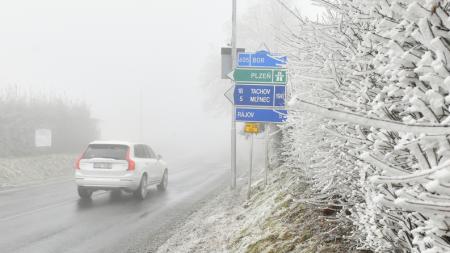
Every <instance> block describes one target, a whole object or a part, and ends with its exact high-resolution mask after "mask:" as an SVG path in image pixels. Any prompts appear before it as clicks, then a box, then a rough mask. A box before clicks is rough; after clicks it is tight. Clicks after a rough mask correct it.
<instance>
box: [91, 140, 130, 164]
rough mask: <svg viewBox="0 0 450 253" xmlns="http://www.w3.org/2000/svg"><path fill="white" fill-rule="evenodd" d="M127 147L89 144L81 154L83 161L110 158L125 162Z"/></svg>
mask: <svg viewBox="0 0 450 253" xmlns="http://www.w3.org/2000/svg"><path fill="white" fill-rule="evenodd" d="M128 149H129V147H128V146H126V145H116V144H91V145H89V146H88V148H87V149H86V151H85V152H84V154H83V159H91V158H112V159H117V160H126V157H127V151H128Z"/></svg>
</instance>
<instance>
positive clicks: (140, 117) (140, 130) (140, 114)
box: [139, 86, 144, 142]
mask: <svg viewBox="0 0 450 253" xmlns="http://www.w3.org/2000/svg"><path fill="white" fill-rule="evenodd" d="M143 103H144V101H143V99H142V86H141V87H140V88H139V142H143V141H144V140H143V128H144V127H143V124H144V122H143V111H144V108H143V107H144V106H143Z"/></svg>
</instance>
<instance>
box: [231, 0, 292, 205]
mask: <svg viewBox="0 0 450 253" xmlns="http://www.w3.org/2000/svg"><path fill="white" fill-rule="evenodd" d="M235 4H236V0H233V30H232V31H233V37H232V47H233V49H234V50H235V46H236V45H235V42H236V41H235V39H236V37H235V36H236V34H235V32H236V31H235V25H236V23H235V22H236V20H235V18H236V17H235V11H236V10H235V7H236V6H235ZM232 56H234V52H233V53H232ZM236 64H237V66H238V67H237V68H236V67H235V66H236ZM286 64H287V57H286V56H280V55H277V54H271V53H269V52H268V51H258V52H255V53H239V54H238V59H237V61H236V60H233V71H232V72H231V73H230V74H228V77H229V78H230V79H231V80H233V81H234V82H235V83H236V86H233V87H232V88H230V89H229V90H228V91H227V92H225V94H224V95H225V97H227V99H228V100H230V102H231V103H232V107H233V112H232V117H233V118H232V142H231V150H232V151H231V153H232V162H231V167H232V177H233V180H232V188H235V187H236V122H262V123H284V122H285V121H286V120H287V110H284V109H283V108H284V107H285V105H286V84H287V81H288V80H287V79H288V75H287V74H288V73H287V69H286V68H285V66H286ZM251 124H254V123H247V124H246V127H245V128H244V131H245V132H246V133H252V131H253V132H255V131H257V132H259V131H258V130H255V129H257V128H256V127H254V126H253V125H251ZM252 126H253V127H252ZM266 131H267V134H268V131H269V130H268V129H267V130H266ZM265 151H266V152H265V153H266V158H265V159H266V161H265V163H266V166H265V167H266V168H265V172H266V175H265V183H266V184H267V167H268V137H266V148H265ZM252 163H253V134H251V147H250V169H249V182H248V194H247V197H248V198H250V194H251V180H252V165H253V164H252Z"/></svg>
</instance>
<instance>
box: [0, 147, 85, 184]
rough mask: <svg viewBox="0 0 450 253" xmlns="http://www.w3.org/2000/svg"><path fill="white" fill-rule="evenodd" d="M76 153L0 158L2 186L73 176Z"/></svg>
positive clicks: (0, 180)
mask: <svg viewBox="0 0 450 253" xmlns="http://www.w3.org/2000/svg"><path fill="white" fill-rule="evenodd" d="M75 159H76V155H71V154H54V155H40V156H31V157H16V158H0V188H4V187H10V186H17V185H23V184H28V183H37V182H43V181H47V180H51V179H59V178H70V177H72V176H73V170H74V167H73V166H74V161H75Z"/></svg>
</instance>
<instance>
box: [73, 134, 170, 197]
mask: <svg viewBox="0 0 450 253" xmlns="http://www.w3.org/2000/svg"><path fill="white" fill-rule="evenodd" d="M75 167H76V172H75V181H76V183H77V185H78V194H79V195H80V197H81V198H87V199H88V198H90V197H91V195H92V192H94V191H95V190H115V191H116V192H119V191H120V190H124V191H128V192H134V194H135V196H136V197H138V198H140V199H144V198H145V197H146V196H147V191H148V187H150V186H152V185H157V187H158V190H161V191H164V190H165V189H166V187H167V183H168V173H169V171H168V168H167V163H166V162H164V161H163V160H162V159H161V156H160V155H156V154H155V153H154V152H153V150H152V149H151V148H150V147H149V146H148V145H145V144H134V143H128V142H116V141H95V142H91V143H90V144H89V145H88V147H87V149H86V151H84V153H83V154H82V155H81V156H80V158H79V159H78V160H77V162H76V165H75Z"/></svg>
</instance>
